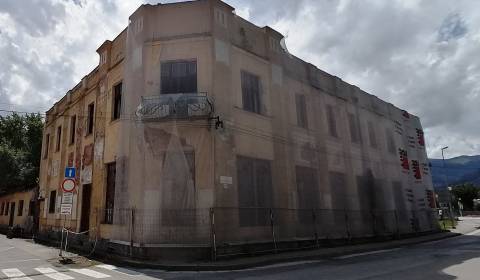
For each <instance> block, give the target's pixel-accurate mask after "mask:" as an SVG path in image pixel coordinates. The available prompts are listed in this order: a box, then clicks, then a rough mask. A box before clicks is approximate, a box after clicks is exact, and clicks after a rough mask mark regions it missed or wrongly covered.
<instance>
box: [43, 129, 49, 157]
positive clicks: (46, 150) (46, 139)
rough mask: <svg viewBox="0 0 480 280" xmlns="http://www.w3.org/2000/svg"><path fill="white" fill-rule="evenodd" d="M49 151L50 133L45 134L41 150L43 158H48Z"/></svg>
mask: <svg viewBox="0 0 480 280" xmlns="http://www.w3.org/2000/svg"><path fill="white" fill-rule="evenodd" d="M49 151H50V133H47V134H46V135H45V147H44V150H43V159H46V158H48V153H49Z"/></svg>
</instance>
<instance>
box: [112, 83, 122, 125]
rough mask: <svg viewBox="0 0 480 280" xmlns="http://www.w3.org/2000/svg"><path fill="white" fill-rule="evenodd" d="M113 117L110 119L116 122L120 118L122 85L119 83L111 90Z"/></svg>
mask: <svg viewBox="0 0 480 280" xmlns="http://www.w3.org/2000/svg"><path fill="white" fill-rule="evenodd" d="M112 109H113V110H112V111H113V115H112V119H113V120H117V119H119V118H120V112H121V109H122V83H119V84H118V85H116V86H115V87H114V88H113V108H112Z"/></svg>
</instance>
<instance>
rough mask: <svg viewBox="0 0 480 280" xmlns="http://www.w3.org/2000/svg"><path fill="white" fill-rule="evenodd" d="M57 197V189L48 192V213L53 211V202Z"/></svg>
mask: <svg viewBox="0 0 480 280" xmlns="http://www.w3.org/2000/svg"><path fill="white" fill-rule="evenodd" d="M56 199H57V191H51V192H50V204H49V205H48V213H55V203H56Z"/></svg>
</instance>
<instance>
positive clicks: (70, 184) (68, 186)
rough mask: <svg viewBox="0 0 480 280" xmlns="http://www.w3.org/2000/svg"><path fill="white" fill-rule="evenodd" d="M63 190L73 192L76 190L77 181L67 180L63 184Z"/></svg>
mask: <svg viewBox="0 0 480 280" xmlns="http://www.w3.org/2000/svg"><path fill="white" fill-rule="evenodd" d="M62 190H63V191H64V192H73V191H74V190H75V181H74V180H72V179H65V180H64V181H63V183H62Z"/></svg>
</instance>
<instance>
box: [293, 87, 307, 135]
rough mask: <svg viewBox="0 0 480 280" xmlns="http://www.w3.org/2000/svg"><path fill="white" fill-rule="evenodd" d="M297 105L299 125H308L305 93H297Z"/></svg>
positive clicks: (304, 126)
mask: <svg viewBox="0 0 480 280" xmlns="http://www.w3.org/2000/svg"><path fill="white" fill-rule="evenodd" d="M295 105H296V108H297V125H298V126H300V127H303V128H307V127H308V118H307V103H306V101H305V95H301V94H297V95H295Z"/></svg>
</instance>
